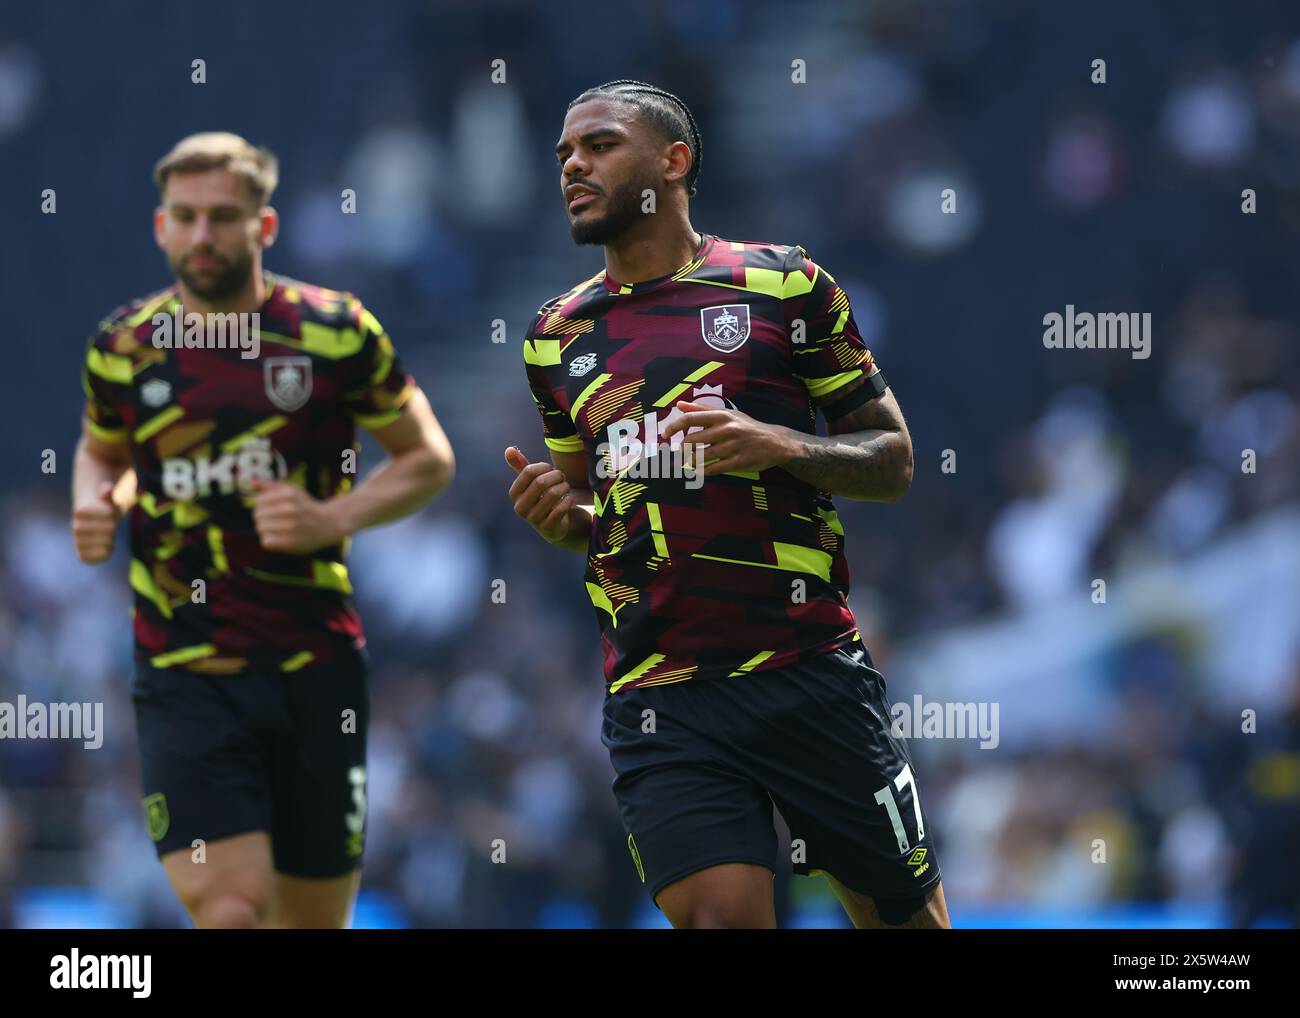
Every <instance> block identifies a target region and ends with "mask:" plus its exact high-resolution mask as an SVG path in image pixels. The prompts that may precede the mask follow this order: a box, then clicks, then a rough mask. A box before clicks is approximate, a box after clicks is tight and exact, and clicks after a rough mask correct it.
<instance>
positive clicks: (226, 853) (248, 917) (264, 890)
mask: <svg viewBox="0 0 1300 1018" xmlns="http://www.w3.org/2000/svg"><path fill="white" fill-rule="evenodd" d="M162 865H163V870H164V871H165V872H166V874H167V879H168V881H170V883H171V885H172V890H173V891H175V893H176V897H178V898H179V899H180V901H181V904H182V905H184V906H185V910H186V911H187V912H188V913H189V915H190V919H191V920H192V921H193V922H194V925H195V926H196V927H199V928H200V929H205V928H228V927H244V928H252V927H255V926H259V925H261V924H262V923H263V921H264V920H265V918H266V915H267V912H268V908H269V905H270V902H271V892H272V878H273V872H274V871H273V870H272V866H271V839H270V837H268V836H267V834H266V832H264V831H250V832H248V833H245V834H236V835H233V836H231V837H228V838H217V839H216V840H214V841H210V842H206V843H205V844H203V845H202V846H201V847H199V848H197V849H195V848H182V849H177V850H175V851H172V852H168V853H166V854H165V855H163V857H162Z"/></svg>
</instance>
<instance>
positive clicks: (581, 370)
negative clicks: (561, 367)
mask: <svg viewBox="0 0 1300 1018" xmlns="http://www.w3.org/2000/svg"><path fill="white" fill-rule="evenodd" d="M595 366H596V355H595V354H594V353H584V354H583V355H582V356H581V357H575V358H573V361H572V362H571V363H570V364H569V374H570V375H572V376H573V377H574V378H581V377H582V376H583V375H585V374H586V373H587V372H588V371H590V370H591V369H592V368H594V367H595Z"/></svg>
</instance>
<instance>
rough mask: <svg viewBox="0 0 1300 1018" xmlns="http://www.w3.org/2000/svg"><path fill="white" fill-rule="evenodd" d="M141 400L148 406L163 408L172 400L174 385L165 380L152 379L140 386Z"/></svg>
mask: <svg viewBox="0 0 1300 1018" xmlns="http://www.w3.org/2000/svg"><path fill="white" fill-rule="evenodd" d="M140 398H141V399H142V400H144V402H145V405H146V406H162V405H163V404H164V403H166V402H167V401H168V400H169V399H171V398H172V384H171V382H169V381H167V380H166V379H165V378H151V379H149V381H147V382H145V383H144V385H142V386H140Z"/></svg>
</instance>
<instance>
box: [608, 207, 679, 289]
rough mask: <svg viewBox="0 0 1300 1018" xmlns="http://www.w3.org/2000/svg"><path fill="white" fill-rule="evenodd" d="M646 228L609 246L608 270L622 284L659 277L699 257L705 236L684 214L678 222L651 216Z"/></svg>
mask: <svg viewBox="0 0 1300 1018" xmlns="http://www.w3.org/2000/svg"><path fill="white" fill-rule="evenodd" d="M642 224H643V227H644V228H643V229H639V230H628V231H627V232H626V233H625V234H624V235H623V236H622V237H619V238H618V240H617V241H614V242H613V243H610V244H606V245H605V272H606V273H607V274H608V275H609V277H610V278H611V279H616V280H618V281H619V282H620V283H640V282H643V281H644V280H647V279H658V278H659V277H660V276H667V275H670V274H672V273H673V272H675V271H677V270H678V269H680V268H681V267H682V266H683V265H685V264H686V263H687V262H689V261H690V260H691V259H692V258H694V257H695V254H696V251H697V249H698V248H699V246H700V244H701V243H703V240H704V238H703V235H702V234H699V233H697V232H696V231H695V228H694V227H693V226H691V223H690V220H689V219H687V218H685V217H684V216H683V217H682V218H681V219H680V220H678V221H676V222H667V221H665V220H658V221H656V219H655V217H653V216H650V217H648V218H646V219H645V220H643V221H642Z"/></svg>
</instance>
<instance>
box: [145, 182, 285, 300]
mask: <svg viewBox="0 0 1300 1018" xmlns="http://www.w3.org/2000/svg"><path fill="white" fill-rule="evenodd" d="M270 211H271V210H269V209H259V208H258V207H257V205H256V204H255V203H254V202H253V199H252V196H251V195H250V194H249V193H248V186H247V184H246V183H245V181H244V180H242V179H241V178H240V177H237V176H236V175H235V174H233V173H231V172H230V171H229V170H225V169H215V170H205V171H202V172H198V173H173V174H172V175H171V176H169V177H168V178H167V189H166V192H165V194H164V196H163V203H162V206H161V207H160V208H159V209H158V211H157V212H156V213H155V215H154V232H155V235H156V237H157V240H158V246H159V247H161V248H162V249H163V252H164V253H165V254H166V256H167V264H168V265H169V266H170V267H171V270H172V273H173V274H174V275H175V276H176V278H177V279H179V280H180V281H181V282H183V283H184V284H185V285H186V287H188V288H189V290H190V291H191V292H192V293H193V294H195V295H196V296H198V297H202V298H203V299H204V300H220V299H222V298H224V297H230V296H233V295H234V294H236V293H238V292H239V291H240V290H241V289H242V288H243V287H244V286H245V285H246V284H247V283H248V281H249V279H250V278H251V277H252V274H253V271H254V263H255V260H256V258H257V254H258V252H259V251H260V250H261V249H262V248H263V247H264V246H265V245H266V244H267V243H269V239H270V238H271V237H273V236H274V213H271V217H270V223H269V224H268V222H267V219H268V217H267V215H266V214H265V213H268V212H270ZM268 226H269V227H270V229H269V231H268Z"/></svg>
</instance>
